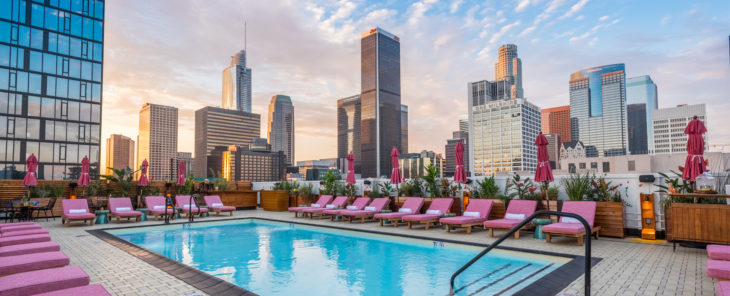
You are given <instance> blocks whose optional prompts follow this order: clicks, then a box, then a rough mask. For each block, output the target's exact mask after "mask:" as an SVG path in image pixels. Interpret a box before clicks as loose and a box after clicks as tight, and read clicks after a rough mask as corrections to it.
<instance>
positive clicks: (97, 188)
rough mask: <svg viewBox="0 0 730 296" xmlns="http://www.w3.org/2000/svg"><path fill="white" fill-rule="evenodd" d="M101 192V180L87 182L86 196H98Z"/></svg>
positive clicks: (102, 188)
mask: <svg viewBox="0 0 730 296" xmlns="http://www.w3.org/2000/svg"><path fill="white" fill-rule="evenodd" d="M158 190H159V189H158ZM103 194H104V187H103V186H102V184H101V181H91V182H89V187H88V188H87V191H86V195H87V196H100V195H103Z"/></svg>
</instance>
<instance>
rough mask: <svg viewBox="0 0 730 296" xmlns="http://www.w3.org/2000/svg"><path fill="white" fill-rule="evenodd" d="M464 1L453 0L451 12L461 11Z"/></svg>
mask: <svg viewBox="0 0 730 296" xmlns="http://www.w3.org/2000/svg"><path fill="white" fill-rule="evenodd" d="M462 3H464V0H456V1H453V2H451V6H450V7H449V12H451V13H456V12H457V11H459V7H461V4H462Z"/></svg>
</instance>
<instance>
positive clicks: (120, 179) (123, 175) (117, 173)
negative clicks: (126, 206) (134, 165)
mask: <svg viewBox="0 0 730 296" xmlns="http://www.w3.org/2000/svg"><path fill="white" fill-rule="evenodd" d="M108 169H110V170H112V174H111V175H101V177H102V178H104V180H108V181H109V182H112V183H117V184H119V191H118V192H117V194H118V196H125V197H126V196H129V193H130V192H131V191H132V178H134V172H133V171H132V169H130V168H129V167H126V168H123V169H121V170H120V169H115V168H111V167H110V168H108Z"/></svg>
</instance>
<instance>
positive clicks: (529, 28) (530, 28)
mask: <svg viewBox="0 0 730 296" xmlns="http://www.w3.org/2000/svg"><path fill="white" fill-rule="evenodd" d="M535 29H537V26H530V27H528V28H527V29H525V30H523V31H522V33H520V35H517V36H518V37H522V36H525V35H527V34H530V33H532V32H533V31H535Z"/></svg>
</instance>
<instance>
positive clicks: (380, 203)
mask: <svg viewBox="0 0 730 296" xmlns="http://www.w3.org/2000/svg"><path fill="white" fill-rule="evenodd" d="M388 203H390V198H387V197H383V198H376V199H375V200H373V202H372V203H371V204H370V207H374V208H375V210H345V211H343V212H341V213H340V214H341V215H343V216H359V215H367V214H375V213H380V211H382V210H383V208H385V206H387V205H388Z"/></svg>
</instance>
